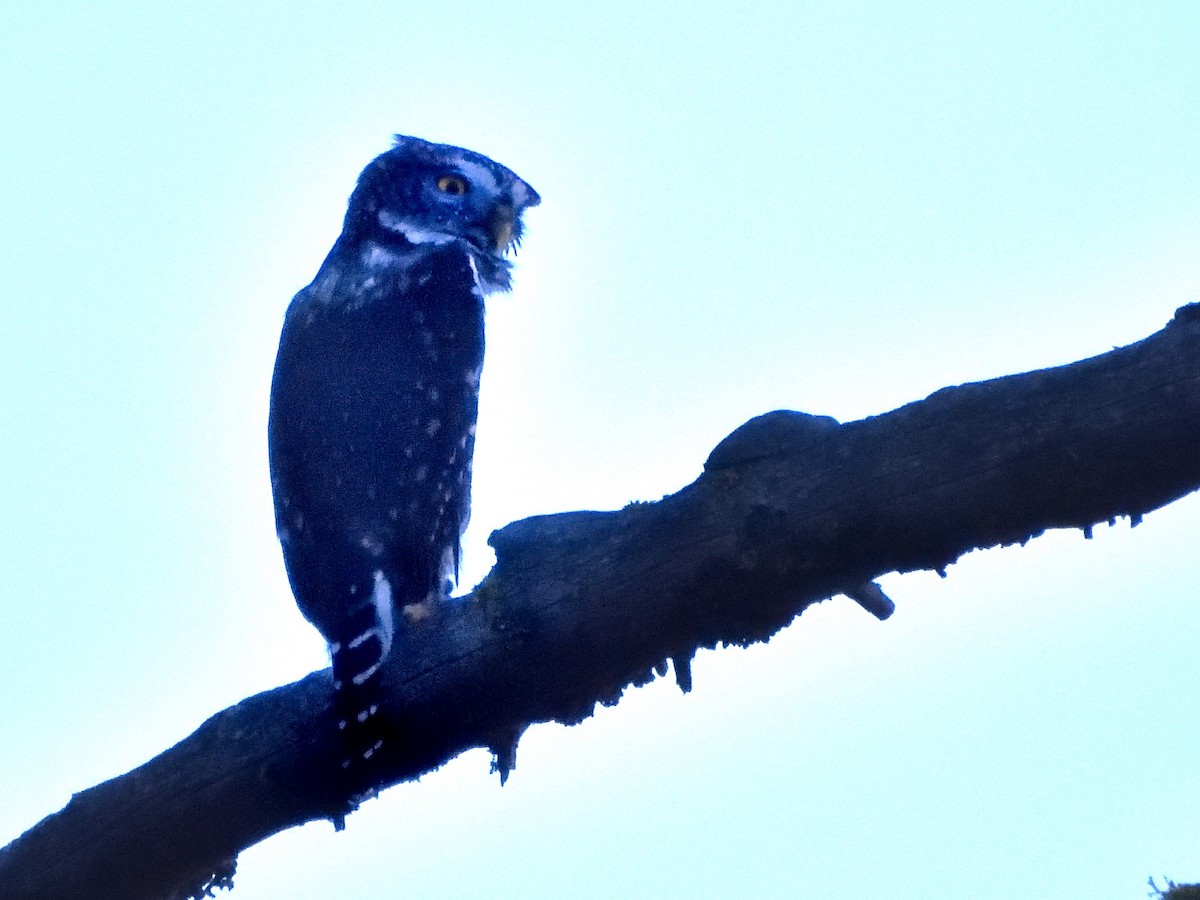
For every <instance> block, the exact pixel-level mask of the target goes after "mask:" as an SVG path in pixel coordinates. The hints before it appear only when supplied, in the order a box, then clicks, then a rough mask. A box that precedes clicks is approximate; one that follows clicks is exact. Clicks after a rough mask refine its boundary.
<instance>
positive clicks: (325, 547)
mask: <svg viewBox="0 0 1200 900" xmlns="http://www.w3.org/2000/svg"><path fill="white" fill-rule="evenodd" d="M539 201H540V198H539V196H538V194H537V192H536V191H535V190H534V189H533V188H532V187H530V186H529V185H528V184H527V183H526V182H524V181H522V180H521V179H520V178H518V177H517V176H516V175H515V174H514V173H513V172H512V171H510V170H509V169H506V168H505V167H504V166H501V165H499V164H497V163H495V162H493V161H492V160H490V159H488V158H487V157H486V156H481V155H480V154H478V153H473V152H472V151H470V150H464V149H462V148H460V147H453V146H449V145H447V144H434V143H430V142H428V141H424V140H420V139H418V138H414V137H404V136H397V137H396V139H395V144H394V146H393V147H392V148H391V149H390V150H388V151H387V152H386V153H383V154H381V155H380V156H378V157H377V158H376V159H374V160H373V161H372V162H371V163H370V165H368V166H367V167H366V169H365V170H364V171H363V173H362V175H361V176H360V177H359V179H358V184H357V186H356V187H355V189H354V192H353V193H352V194H351V197H350V203H349V208H348V210H347V212H346V218H345V221H344V224H343V226H342V232H341V234H340V235H339V236H338V238H337V240H336V242H335V243H334V245H333V249H331V250H330V251H329V255H328V256H327V257H326V258H325V262H324V263H323V264H322V265H321V268H320V269H319V270H318V272H317V275H316V277H315V278H314V279H313V282H312V284H310V285H309V286H308V287H306V288H304V289H303V290H302V291H300V293H298V294H297V295H296V297H295V298H294V299H293V300H292V302H291V305H290V306H289V308H288V310H287V315H286V318H285V321H284V325H283V334H282V337H281V339H280V343H279V353H278V356H277V358H276V362H275V373H274V377H273V381H272V385H271V409H270V420H269V425H268V446H269V457H270V468H271V486H272V491H273V494H274V501H275V520H276V528H277V530H278V534H279V540H280V543H281V545H282V547H283V559H284V564H285V567H286V569H287V574H288V580H289V582H290V584H291V587H292V592H293V594H294V595H295V598H296V603H297V605H298V606H299V607H300V611H301V612H302V613H303V614H304V616H305V617H306V618H307V619H308V620H309V621H310V622H311V623H312V624H313V625H315V626H316V628H317V630H318V631H319V632H320V633H321V634H322V636H323V637H324V638H325V640H326V641H327V642H328V645H329V651H330V656H331V658H332V662H333V704H334V710H335V712H336V718H337V721H338V728H339V730H340V734H341V742H342V743H341V746H342V748H343V759H342V770H343V776H344V778H345V779H346V784H347V791H348V794H349V796H351V797H354V796H356V795H359V794H362V793H364V792H369V791H370V790H371V789H372V788H373V787H374V786H375V784H374V778H373V775H372V767H373V763H372V759H373V758H375V761H376V762H377V761H378V758H377V754H378V753H379V751H380V750H381V749H382V747H383V745H384V741H385V735H386V734H387V729H386V728H385V727H384V723H383V722H382V721H381V717H380V716H379V709H378V691H379V685H380V680H381V668H380V667H381V666H382V665H383V662H384V660H385V659H386V657H387V655H388V651H389V648H390V646H391V642H392V636H393V634H394V631H395V628H396V627H397V611H398V610H401V609H403V608H404V607H405V606H406V605H409V604H413V603H420V602H423V601H425V600H428V599H430V598H435V597H439V596H441V595H442V594H444V592H445V591H446V585H447V584H448V579H450V578H452V577H457V574H458V562H459V546H460V539H461V536H462V533H463V529H464V528H465V527H466V524H467V517H468V514H469V508H470V493H471V457H472V453H473V450H474V444H475V422H476V416H477V411H478V403H479V378H480V372H481V369H482V365H483V351H484V298H485V296H487V295H488V294H490V293H493V292H496V291H507V290H508V289H509V287H510V272H511V263H510V261H509V259H508V257H509V256H510V255H511V254H513V253H514V252H515V251H516V248H517V246H518V244H519V243H520V241H521V234H522V214H523V213H524V211H525V210H526V209H528V208H529V207H531V206H535V205H537V203H538V202H539Z"/></svg>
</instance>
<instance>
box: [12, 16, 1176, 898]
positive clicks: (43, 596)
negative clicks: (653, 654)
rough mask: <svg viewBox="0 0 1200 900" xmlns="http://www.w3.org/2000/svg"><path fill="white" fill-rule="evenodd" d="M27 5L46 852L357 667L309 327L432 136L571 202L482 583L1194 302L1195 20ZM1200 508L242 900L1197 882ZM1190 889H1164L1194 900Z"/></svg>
mask: <svg viewBox="0 0 1200 900" xmlns="http://www.w3.org/2000/svg"><path fill="white" fill-rule="evenodd" d="M948 7H949V4H937V3H927V4H921V3H896V4H861V5H853V6H852V7H851V5H849V4H836V3H825V4H805V3H795V2H792V3H743V4H739V5H738V6H737V8H736V9H733V8H732V7H730V9H728V10H726V11H722V10H720V9H718V8H717V7H716V5H711V6H710V7H709V8H708V11H704V10H702V9H701V8H699V6H698V5H696V4H683V3H678V4H669V3H649V4H632V3H614V4H605V5H597V4H589V5H588V6H586V7H585V6H584V5H583V4H578V5H568V4H558V3H543V4H538V3H521V2H509V3H503V4H464V3H459V4H454V5H445V6H441V7H439V6H437V5H436V4H431V3H422V4H416V3H407V2H391V3H354V2H340V3H326V4H317V3H291V4H282V3H280V4H253V3H251V4H243V3H221V2H218V3H205V4H172V3H104V4H98V3H89V4H82V3H81V4H77V5H72V4H69V3H67V4H62V3H59V4H56V3H36V4H35V3H32V2H26V0H17V2H15V3H14V2H13V0H9V2H8V3H7V4H6V5H5V7H4V9H3V11H0V123H2V126H3V142H2V143H0V162H2V163H3V166H2V171H3V177H2V178H0V184H2V188H0V190H2V191H3V210H4V215H3V217H2V218H0V229H2V234H0V276H2V277H0V417H2V422H3V424H2V426H0V475H2V477H0V585H2V587H0V603H2V606H0V615H2V620H0V621H2V622H3V625H4V633H5V634H6V636H7V640H6V642H5V652H4V653H3V654H0V677H2V678H3V683H4V684H5V689H4V691H3V692H0V722H3V725H2V726H0V727H2V729H3V730H2V731H0V734H2V735H3V740H0V795H2V796H3V798H4V799H3V801H2V802H0V842H4V841H7V840H8V839H10V838H11V837H14V836H16V835H17V834H18V833H20V832H21V831H22V830H23V829H25V828H26V827H28V826H29V825H32V824H33V823H34V822H36V821H37V820H38V819H40V818H41V817H42V816H43V815H45V814H47V813H50V812H52V811H53V810H55V809H57V808H58V807H60V806H61V805H62V804H63V803H65V802H66V800H67V799H68V798H69V796H70V794H71V792H73V791H77V790H80V789H83V788H85V787H88V786H90V785H92V784H94V783H96V782H98V781H100V780H103V779H106V778H108V777H111V776H113V775H116V774H119V773H121V772H124V771H126V770H128V769H129V768H131V767H133V766H136V765H138V764H140V763H142V762H144V761H145V760H146V759H147V758H149V757H150V756H152V755H153V754H155V753H157V752H158V751H160V750H162V749H163V748H165V747H166V746H168V745H170V744H171V743H173V742H174V741H176V740H178V739H179V738H182V737H183V736H185V735H186V734H188V733H189V732H190V731H191V730H192V729H194V728H195V727H196V726H197V725H199V724H200V722H201V721H202V720H203V719H204V718H206V717H207V716H208V715H210V714H212V713H213V712H215V711H217V710H219V709H221V708H223V707H225V706H227V705H229V704H231V703H233V702H236V701H237V700H239V699H241V698H242V697H244V696H247V695H249V694H251V693H254V692H258V691H261V690H265V689H267V688H270V687H273V686H276V685H278V684H282V683H286V682H288V681H291V680H294V679H296V678H299V677H301V676H303V675H304V674H306V673H307V672H309V671H311V670H312V669H315V668H318V667H321V666H323V665H325V655H324V648H323V646H322V643H321V641H320V639H319V638H318V637H317V635H316V633H315V631H313V630H312V629H311V628H310V626H308V625H307V623H305V622H304V621H303V620H302V619H301V617H300V615H299V614H298V613H297V612H296V610H295V607H294V606H293V604H292V602H291V599H290V596H289V594H288V589H287V584H286V581H285V578H284V574H283V568H282V564H281V561H280V557H279V552H278V548H277V546H276V542H275V536H274V530H273V524H272V521H271V503H270V495H269V486H268V480H267V472H266V454H265V437H264V430H265V421H266V402H267V388H268V382H269V378H270V372H271V366H272V363H273V358H274V352H275V342H276V340H277V337H278V329H279V326H280V324H281V321H282V315H283V310H284V307H285V306H286V303H287V301H288V300H289V298H290V297H291V295H292V294H293V293H294V292H295V291H296V290H298V289H299V288H300V287H302V286H303V285H304V284H306V283H307V282H308V280H309V279H310V278H311V277H312V275H313V274H314V272H315V271H316V268H317V266H318V265H319V263H320V262H321V260H322V258H323V257H324V254H325V252H326V251H327V250H328V247H329V245H330V244H331V243H332V241H333V239H334V237H335V236H336V234H337V231H338V228H339V226H340V222H341V216H342V213H343V211H344V208H345V201H346V198H347V196H348V194H349V191H350V188H351V187H352V185H353V181H354V178H355V177H356V176H357V174H358V172H359V170H360V169H361V167H362V166H363V165H364V164H365V163H366V162H367V161H368V160H369V159H370V158H371V157H372V156H373V155H374V154H376V153H378V152H380V151H381V150H383V149H385V148H386V146H387V144H388V139H389V135H390V134H391V133H392V132H397V131H399V132H404V133H408V134H416V135H420V136H422V137H426V138H429V139H432V140H437V141H446V142H452V143H458V144H462V145H465V146H469V147H472V148H474V149H477V150H479V151H481V152H484V153H487V154H489V155H491V156H493V157H495V158H496V159H497V160H499V161H500V162H502V163H504V164H506V165H508V166H510V167H512V168H513V169H514V170H516V171H517V172H518V173H519V174H520V175H521V176H522V177H524V178H526V179H527V180H528V181H529V182H530V183H531V184H533V185H534V186H535V187H536V188H537V189H538V190H539V191H540V192H541V194H542V196H543V198H544V203H543V205H542V206H541V207H539V208H538V209H537V210H535V211H533V212H532V213H530V215H529V216H528V224H529V234H528V238H527V241H526V244H525V247H524V249H523V251H522V253H521V257H520V260H519V265H518V270H517V277H516V290H515V292H514V293H513V294H512V296H511V297H499V298H495V299H494V300H493V301H491V306H490V309H489V317H490V318H489V356H488V362H487V366H486V369H485V373H484V396H483V413H482V418H481V422H480V427H479V444H478V450H477V463H476V481H477V488H476V494H475V512H474V520H473V523H472V528H471V530H470V532H469V533H468V538H467V542H466V563H467V576H466V582H467V584H469V583H470V582H471V581H473V580H474V579H477V578H478V577H479V576H481V575H482V574H483V573H484V572H485V571H486V570H487V568H488V565H489V563H490V556H489V551H488V549H487V547H486V545H485V540H486V537H487V534H488V532H489V531H490V530H491V529H493V528H496V527H499V526H501V525H503V524H505V523H507V522H509V521H511V520H513V519H515V518H519V517H521V516H525V515H529V514H533V513H545V512H556V511H562V510H570V509H580V508H612V507H617V506H621V505H623V504H624V503H626V502H628V501H629V500H633V499H639V500H652V499H656V498H657V497H659V496H661V495H662V494H664V493H667V492H670V491H673V490H676V489H677V488H679V487H680V486H682V485H684V484H686V483H687V482H689V481H691V480H692V479H693V478H694V477H695V476H696V475H697V474H698V473H699V470H700V466H701V463H702V461H703V459H704V457H705V456H706V454H707V453H708V451H709V450H710V449H711V447H712V446H713V445H714V444H715V443H716V441H717V440H718V439H720V437H722V436H723V435H724V434H725V433H727V432H728V431H729V430H731V429H732V428H733V427H735V426H736V425H738V424H739V423H740V422H741V421H743V420H745V419H746V418H749V417H750V416H752V415H755V414H757V413H760V412H763V411H765V410H768V409H773V408H777V407H789V408H795V409H802V410H805V411H808V412H812V413H819V414H828V415H833V416H837V417H839V418H841V419H851V418H858V417H861V416H864V415H869V414H873V413H878V412H883V411H885V410H888V409H891V408H893V407H895V406H898V405H900V404H902V403H904V402H907V401H910V400H914V399H917V398H920V397H923V396H925V395H927V394H928V393H930V392H931V391H933V390H935V389H937V388H939V387H942V386H944V385H948V384H957V383H961V382H964V381H972V380H978V379H982V378H988V377H993V376H997V375H1003V374H1008V373H1011V372H1017V371H1022V370H1028V369H1032V368H1039V367H1043V366H1048V365H1055V364H1060V363H1064V362H1069V361H1071V360H1074V359H1078V358H1081V357H1084V356H1088V355H1091V354H1095V353H1099V352H1103V351H1104V350H1107V349H1109V348H1110V347H1112V346H1113V345H1116V344H1122V343H1128V342H1130V341H1133V340H1136V339H1138V338H1141V337H1143V336H1145V335H1146V334H1149V333H1150V332H1152V331H1154V330H1156V329H1157V328H1159V327H1160V326H1161V325H1162V324H1163V323H1165V322H1166V321H1167V320H1168V319H1169V318H1170V316H1171V314H1172V312H1173V310H1174V309H1175V307H1177V306H1179V305H1181V304H1183V303H1185V302H1188V301H1191V300H1196V299H1200V253H1198V252H1197V248H1198V247H1200V212H1198V210H1200V109H1198V107H1200V61H1198V60H1200V55H1198V54H1197V52H1196V47H1197V44H1198V43H1200V6H1197V5H1196V4H1195V3H1191V2H1179V3H1138V4H1134V3H1128V4H1115V3H1112V4H1110V3H1050V4H1047V3H1012V2H1006V3H994V4H959V5H958V7H957V9H956V10H953V11H951V10H949V9H948ZM1198 528H1200V501H1197V499H1196V498H1195V497H1192V498H1188V499H1187V500H1185V501H1183V502H1180V503H1177V504H1175V505H1174V506H1173V507H1170V508H1168V509H1166V510H1164V511H1162V512H1158V513H1154V514H1152V515H1150V516H1148V517H1147V518H1146V520H1145V522H1144V524H1143V525H1141V526H1140V527H1139V528H1137V529H1136V530H1130V528H1129V527H1128V524H1127V523H1125V522H1121V523H1119V524H1118V525H1117V526H1116V527H1115V528H1112V529H1108V528H1100V529H1098V530H1097V533H1096V536H1095V539H1094V540H1092V541H1090V542H1089V541H1085V540H1084V539H1083V538H1082V536H1081V535H1080V534H1078V533H1077V532H1072V533H1056V534H1052V535H1049V536H1047V537H1044V538H1042V539H1039V540H1037V541H1034V542H1033V543H1031V544H1030V545H1028V546H1027V547H1025V548H1014V549H1009V550H1003V551H990V552H987V553H975V554H972V555H970V556H969V557H967V558H966V559H964V560H963V561H962V563H960V564H959V565H956V566H953V567H952V568H951V569H950V570H949V573H948V574H949V577H948V578H947V579H946V580H944V581H943V580H940V579H938V578H937V577H936V576H933V575H929V574H917V575H908V576H891V577H889V578H887V579H885V584H886V587H887V589H888V591H889V593H890V594H891V595H892V596H893V598H894V599H895V600H896V602H897V606H898V609H897V612H896V614H895V616H894V617H893V618H892V619H891V620H890V621H888V622H886V623H883V624H880V623H878V622H876V621H874V620H873V619H871V618H870V617H869V616H867V615H866V614H865V613H863V612H862V611H861V610H859V609H858V608H857V607H855V606H854V605H853V604H852V603H850V602H849V601H847V600H845V599H838V600H835V601H833V602H831V603H826V604H823V605H821V606H819V607H817V608H815V609H813V610H810V611H809V612H808V613H806V614H805V615H804V616H803V617H802V618H801V620H799V621H798V622H797V623H795V624H794V625H793V626H792V627H791V628H790V629H788V630H787V631H785V632H784V633H783V634H781V635H780V636H779V637H777V638H776V639H775V640H773V641H772V642H771V643H770V644H769V645H766V646H758V647H754V648H752V649H749V650H722V651H718V652H715V653H711V652H709V653H702V654H701V655H700V657H699V658H698V659H697V661H696V665H695V690H694V691H693V693H692V694H690V695H688V696H686V697H684V696H681V695H680V694H679V692H678V691H677V690H676V689H675V688H674V686H673V685H672V683H671V680H670V679H666V680H662V681H659V682H657V683H655V684H654V685H651V686H650V687H647V688H644V689H641V690H637V691H633V692H631V693H630V694H628V695H627V696H626V698H625V699H624V700H622V702H621V703H620V705H618V706H617V707H616V708H613V709H606V710H601V711H600V712H599V713H598V715H597V716H596V717H594V718H593V719H590V720H588V721H587V722H586V723H584V724H583V725H581V726H578V727H575V728H571V729H565V728H563V727H561V726H557V725H543V726H539V727H535V728H534V729H532V730H531V731H530V732H529V733H528V734H527V736H526V737H525V739H524V740H523V742H522V744H521V747H520V751H519V756H518V768H517V770H516V771H515V772H514V774H513V777H512V779H511V780H510V781H509V784H508V786H507V787H505V788H504V789H503V790H501V789H500V788H499V785H498V781H497V779H496V778H495V776H489V774H488V758H487V756H486V754H484V753H483V752H482V751H477V752H474V753H470V754H467V755H466V756H464V757H462V758H461V759H459V760H457V761H455V762H454V763H452V764H450V765H449V766H447V767H446V768H445V769H444V770H442V771H440V772H438V773H436V774H434V775H431V776H429V777H427V778H425V779H424V780H423V781H422V782H421V783H419V784H416V785H407V786H402V787H399V788H396V789H393V790H390V791H388V792H387V793H386V794H384V795H383V797H382V798H381V799H380V800H378V801H375V802H372V803H370V804H368V805H367V806H366V807H365V809H364V810H363V811H362V812H361V813H360V814H358V815H355V816H353V817H352V818H351V819H350V821H349V826H348V828H347V830H346V832H345V833H342V834H334V833H333V830H332V828H331V827H330V826H329V825H328V824H325V823H320V824H316V825H312V826H309V827H307V828H304V829H299V830H296V831H293V832H290V833H287V834H285V835H282V836H279V837H276V838H273V839H271V840H269V841H268V842H266V843H264V844H263V845H261V846H259V847H257V848H255V849H252V850H250V851H249V852H247V853H245V854H244V855H243V857H242V860H241V866H240V873H239V876H238V887H237V890H236V893H235V894H234V895H233V896H234V897H236V898H238V900H257V898H276V897H283V896H287V897H289V898H292V900H310V898H311V900H317V898H329V897H335V896H336V897H339V898H346V900H359V898H374V897H378V896H385V895H387V896H391V895H397V896H401V895H402V896H407V897H416V898H434V897H449V898H458V897H478V896H487V897H498V898H509V897H512V898H517V897H530V898H551V897H561V896H573V897H586V898H609V897H613V898H616V897H622V898H630V897H634V898H636V897H655V898H658V897H674V896H688V897H700V898H726V897H746V896H763V897H784V896H792V897H802V898H809V897H811V898H822V900H826V898H834V900H837V898H852V897H853V898H857V897H862V896H871V897H887V898H910V897H911V898H928V897H942V896H954V897H969V898H1014V897H1021V898H1024V897H1031V898H1041V897H1045V898H1051V897H1053V898H1060V897H1088V898H1091V900H1095V898H1114V900H1116V898H1127V897H1142V896H1144V895H1145V890H1146V889H1145V881H1146V878H1147V876H1150V875H1155V876H1162V875H1164V874H1165V875H1168V876H1170V877H1172V878H1175V879H1176V880H1189V879H1190V880H1200V866H1198V864H1197V859H1198V858H1200V828H1198V827H1197V824H1196V817H1195V809H1196V802H1197V798H1198V797H1200V768H1198V767H1197V766H1196V764H1195V748H1196V746H1197V743H1200V728H1198V726H1197V722H1196V702H1195V685H1196V683H1197V675H1198V674H1200V673H1198V672H1197V669H1198V667H1197V664H1196V662H1195V658H1196V646H1195V645H1196V640H1195V638H1196V635H1197V634H1198V633H1200V609H1198V607H1197V604H1196V593H1195V587H1194V584H1195V581H1196V576H1197V564H1196V550H1195V547H1196V534H1197V529H1198ZM1161 883H1162V882H1161V877H1160V884H1161Z"/></svg>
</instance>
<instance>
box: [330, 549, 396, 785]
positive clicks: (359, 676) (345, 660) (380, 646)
mask: <svg viewBox="0 0 1200 900" xmlns="http://www.w3.org/2000/svg"><path fill="white" fill-rule="evenodd" d="M392 615H393V614H392V597H391V585H390V584H389V583H388V580H387V579H386V578H385V577H384V576H383V574H382V573H381V572H376V573H375V586H374V589H373V590H372V592H371V595H370V598H369V599H368V601H367V602H365V603H363V604H362V605H360V606H358V607H356V608H355V609H353V610H351V611H350V614H349V615H348V616H347V618H346V623H345V631H344V632H343V639H342V640H340V641H334V642H331V643H330V645H329V653H330V656H331V658H332V660H333V706H334V712H335V713H336V714H337V720H338V733H339V735H340V738H341V743H342V760H341V768H342V773H343V776H344V777H345V778H346V780H347V783H348V786H349V793H350V795H351V796H352V797H353V796H355V795H359V794H363V793H370V792H371V791H372V789H374V788H375V787H376V786H377V784H378V779H377V777H376V775H375V772H376V766H375V762H376V755H377V754H378V753H379V751H380V750H382V749H383V745H384V741H385V740H386V728H385V725H384V722H383V719H382V717H381V716H380V714H379V699H380V687H381V684H382V681H383V661H384V659H386V658H387V654H388V651H389V650H390V649H391V642H392V640H391V639H392V622H393V618H392Z"/></svg>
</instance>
